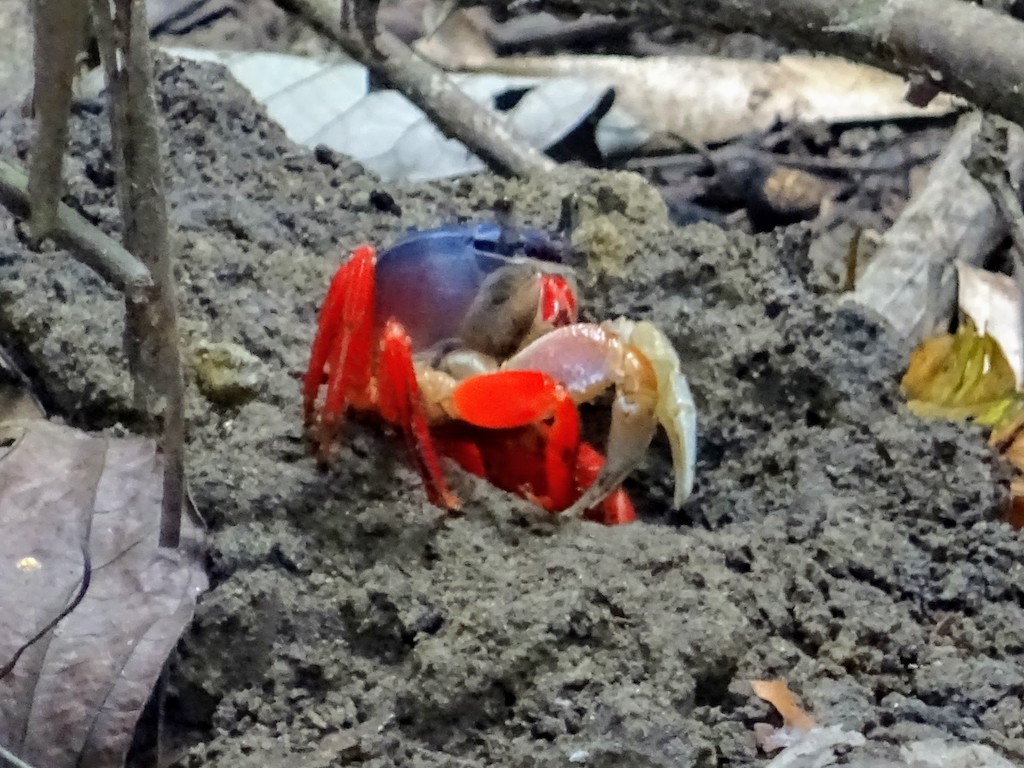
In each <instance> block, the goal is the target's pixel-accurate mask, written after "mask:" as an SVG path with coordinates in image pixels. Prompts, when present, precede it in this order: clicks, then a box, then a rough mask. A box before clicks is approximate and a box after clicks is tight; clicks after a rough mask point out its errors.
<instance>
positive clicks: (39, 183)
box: [28, 0, 86, 238]
mask: <svg viewBox="0 0 1024 768" xmlns="http://www.w3.org/2000/svg"><path fill="white" fill-rule="evenodd" d="M33 10H34V17H35V19H34V27H35V56H34V59H35V85H34V88H33V92H32V102H33V106H34V108H35V114H36V135H35V139H34V140H33V142H32V160H31V162H30V172H29V185H28V194H29V199H30V200H31V201H32V212H31V215H30V217H29V231H30V232H31V233H32V236H33V237H36V238H42V237H45V236H46V235H48V234H49V233H50V231H51V230H52V229H53V228H54V226H56V224H57V205H58V203H60V198H61V187H62V186H63V181H64V150H65V149H66V148H67V143H68V116H69V115H70V114H71V83H72V81H73V80H74V76H75V65H76V62H77V59H78V53H79V51H81V50H82V47H83V44H84V43H85V24H86V5H85V3H83V2H81V1H80V0H36V1H35V3H34V9H33Z"/></svg>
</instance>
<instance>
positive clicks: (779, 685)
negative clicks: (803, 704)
mask: <svg viewBox="0 0 1024 768" xmlns="http://www.w3.org/2000/svg"><path fill="white" fill-rule="evenodd" d="M750 687H751V688H753V689H754V695H755V696H757V697H758V698H760V699H764V700H765V701H767V702H768V703H769V704H771V705H772V706H773V707H775V709H777V710H778V712H779V714H780V715H782V722H783V723H784V724H785V725H786V727H788V728H797V729H800V730H804V731H809V730H810V729H811V728H813V727H814V725H815V723H814V718H813V717H811V716H810V715H809V714H807V713H806V712H805V711H804V710H803V709H801V708H800V705H799V704H797V703H796V697H795V696H794V695H793V692H792V691H790V690H789V686H788V685H786V681H785V680H751V681H750Z"/></svg>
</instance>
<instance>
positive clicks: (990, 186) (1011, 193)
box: [964, 119, 1024, 260]
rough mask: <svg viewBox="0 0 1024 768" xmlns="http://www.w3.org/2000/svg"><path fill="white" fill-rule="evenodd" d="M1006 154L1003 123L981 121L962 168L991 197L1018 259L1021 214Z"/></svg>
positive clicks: (1022, 245)
mask: <svg viewBox="0 0 1024 768" xmlns="http://www.w3.org/2000/svg"><path fill="white" fill-rule="evenodd" d="M1008 151H1009V136H1008V134H1007V130H1006V127H1005V124H1004V125H1002V126H1000V125H996V124H994V122H993V121H992V120H991V119H989V120H983V121H982V126H981V130H980V131H979V132H978V136H977V137H976V138H975V140H974V144H973V146H972V148H971V154H970V155H969V156H968V157H967V158H966V159H965V160H964V167H966V168H967V170H968V171H969V172H970V174H971V176H973V177H974V179H975V180H976V181H978V182H980V183H981V185H982V186H983V187H985V189H986V191H988V193H989V194H990V195H991V196H992V202H994V203H995V205H996V208H998V209H999V214H1000V215H1001V216H1002V217H1003V220H1004V221H1005V222H1006V225H1007V227H1008V228H1009V230H1010V239H1011V240H1012V241H1013V245H1014V249H1015V250H1016V251H1017V253H1016V254H1015V259H1016V260H1019V259H1020V257H1021V256H1022V255H1024V211H1022V210H1021V204H1020V198H1019V197H1018V196H1017V192H1016V191H1015V190H1014V188H1013V182H1012V181H1011V179H1010V172H1009V171H1008V170H1007V167H1006V155H1007V152H1008Z"/></svg>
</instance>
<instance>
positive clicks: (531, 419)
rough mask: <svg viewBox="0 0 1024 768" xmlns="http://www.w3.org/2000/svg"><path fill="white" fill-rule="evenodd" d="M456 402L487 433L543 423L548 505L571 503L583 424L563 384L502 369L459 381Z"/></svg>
mask: <svg viewBox="0 0 1024 768" xmlns="http://www.w3.org/2000/svg"><path fill="white" fill-rule="evenodd" d="M452 403H453V405H454V407H455V410H456V411H457V413H458V418H460V419H461V420H463V421H465V422H467V423H469V424H472V425H474V426H477V427H483V428H484V429H510V428H514V427H525V426H529V425H531V424H536V425H538V426H541V425H543V429H544V431H545V451H544V468H545V476H546V485H547V488H546V491H547V498H546V499H545V501H546V503H547V504H548V505H549V506H550V508H552V509H558V510H561V509H565V508H566V507H568V506H569V505H571V504H572V503H573V500H574V499H575V497H576V478H575V476H574V470H575V467H576V455H577V451H578V450H579V445H580V420H579V413H578V412H577V410H576V405H575V404H574V403H573V401H572V398H571V397H570V396H569V393H568V392H566V391H565V388H564V387H562V385H560V384H559V383H558V382H557V381H555V380H554V379H552V378H551V377H550V376H548V375H547V374H544V373H541V372H540V371H502V372H498V373H491V374H485V375H483V376H476V377H473V378H470V379H465V380H464V381H462V382H460V383H459V385H458V386H457V387H456V388H455V391H454V392H453V393H452Z"/></svg>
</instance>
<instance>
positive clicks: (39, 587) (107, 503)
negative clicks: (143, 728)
mask: <svg viewBox="0 0 1024 768" xmlns="http://www.w3.org/2000/svg"><path fill="white" fill-rule="evenodd" d="M0 445H2V446H5V449H4V453H3V454H2V456H0V660H2V661H5V662H6V661H7V660H8V659H12V660H13V659H14V657H15V655H16V654H18V653H19V652H20V658H17V660H16V662H15V663H14V664H13V665H9V667H10V668H9V671H8V673H7V674H6V675H5V676H4V677H3V678H2V679H0V744H2V745H4V746H5V747H6V748H8V749H10V750H12V751H14V752H15V753H16V754H17V755H19V756H20V757H21V758H22V759H24V760H26V761H28V762H30V763H33V764H35V765H37V766H45V767H46V768H65V766H67V767H68V768H71V767H72V766H74V767H76V768H90V767H96V768H99V767H100V766H114V765H120V764H122V763H123V761H124V757H125V755H126V754H127V751H128V748H129V746H130V744H131V740H132V736H133V734H134V731H135V723H136V721H137V719H138V717H139V715H140V714H141V713H142V709H143V707H144V706H145V704H146V701H147V700H148V699H149V696H150V693H151V691H152V689H153V685H154V683H155V681H156V679H157V677H158V676H159V674H160V671H161V669H162V668H163V665H164V662H165V661H166V659H167V657H168V655H169V654H170V652H171V650H172V649H173V648H174V646H175V644H176V643H177V641H178V638H179V636H180V634H181V632H182V631H183V629H184V628H185V626H186V625H187V624H188V622H189V621H190V620H191V618H192V614H193V610H194V606H195V601H196V599H197V597H198V596H199V594H200V593H202V592H203V591H204V590H205V589H206V586H207V580H206V574H205V571H204V569H203V564H202V558H201V548H200V539H201V536H200V531H199V529H198V528H197V526H196V525H194V524H193V523H191V522H190V521H189V519H188V517H187V516H186V518H185V520H183V542H184V543H183V546H182V548H181V549H180V550H178V551H171V550H166V549H160V548H159V547H158V546H157V538H158V530H159V516H160V494H161V487H162V481H161V477H162V474H161V473H162V470H161V460H160V456H159V454H158V452H157V450H156V446H155V444H154V442H153V441H152V440H148V439H145V438H128V439H120V438H108V437H103V436H93V435H88V434H86V433H83V432H79V431H77V430H74V429H71V428H69V427H63V426H58V425H55V424H51V423H49V422H45V421H39V420H33V421H8V422H6V423H3V424H0ZM83 553H84V554H83ZM90 560H91V567H90V562H89V561H90ZM83 569H84V575H85V578H86V579H87V582H86V584H87V586H88V589H85V590H84V595H83V596H81V601H80V602H79V603H78V604H77V605H74V607H73V609H72V610H70V611H69V612H68V613H67V615H66V616H65V617H64V618H62V619H61V620H60V621H59V622H58V623H57V626H56V627H55V628H54V629H53V630H52V631H51V632H49V633H46V634H45V635H44V636H43V637H41V638H40V639H39V640H38V642H34V643H30V642H29V641H31V640H32V639H33V638H34V637H35V636H36V635H37V634H38V633H39V630H40V629H41V628H44V627H46V625H47V624H48V623H50V622H52V621H53V619H54V618H55V617H57V616H59V615H60V614H61V613H62V611H64V610H66V609H67V607H68V606H69V600H71V599H72V597H73V596H74V595H75V594H76V593H78V592H79V591H80V590H81V589H82V588H83ZM90 576H91V578H90ZM55 733H60V734H61V737H60V738H59V739H55V738H54V734H55Z"/></svg>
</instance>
